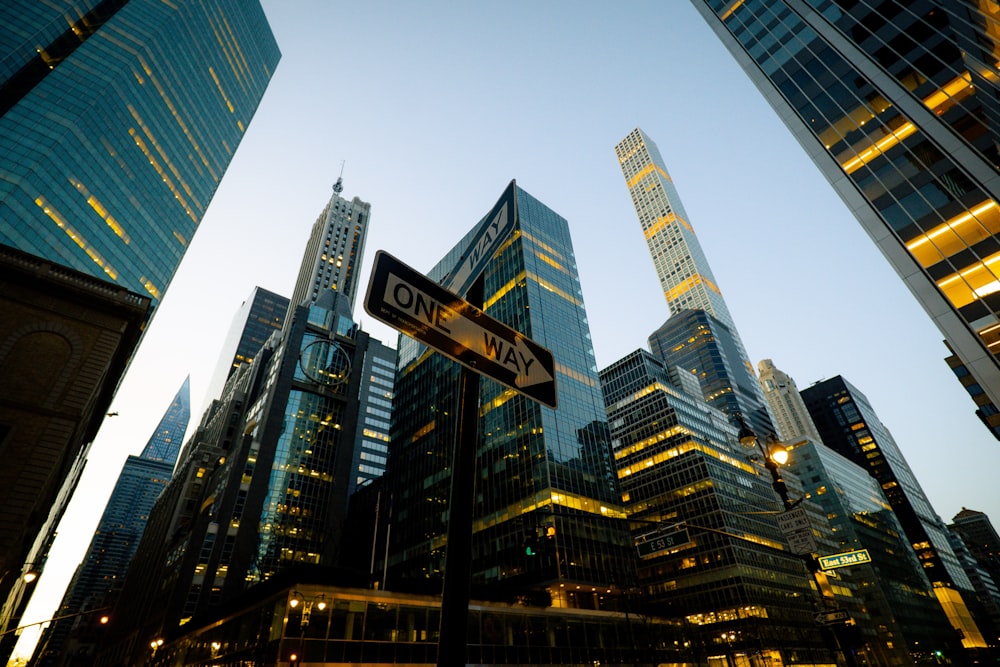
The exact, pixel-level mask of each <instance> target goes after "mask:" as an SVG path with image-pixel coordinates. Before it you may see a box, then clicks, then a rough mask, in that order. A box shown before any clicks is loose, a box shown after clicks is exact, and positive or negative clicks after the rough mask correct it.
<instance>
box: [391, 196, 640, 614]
mask: <svg viewBox="0 0 1000 667" xmlns="http://www.w3.org/2000/svg"><path fill="white" fill-rule="evenodd" d="M515 187H516V186H515ZM514 196H515V198H516V204H515V206H516V210H517V220H516V221H515V225H514V229H513V232H512V234H511V236H510V237H509V238H508V239H507V241H506V242H505V243H504V244H503V245H502V246H501V247H500V249H499V250H498V252H497V253H496V254H495V255H494V256H493V257H492V259H491V260H490V261H489V263H488V265H487V266H486V268H485V270H484V272H483V277H482V280H483V295H484V304H483V305H484V310H485V311H486V313H487V314H488V315H490V316H491V317H493V318H494V319H497V320H499V321H501V322H503V323H504V324H507V325H508V326H511V327H513V328H515V329H517V330H518V331H520V332H522V333H523V334H525V335H526V336H528V337H529V338H531V339H533V340H534V341H535V342H537V343H539V344H541V345H543V346H545V347H546V348H548V349H549V350H551V351H552V353H553V355H554V357H555V369H556V373H557V383H558V391H559V410H558V411H556V410H551V409H548V408H546V407H543V406H541V405H539V404H537V403H535V402H533V401H531V400H530V399H528V398H526V397H524V396H522V395H520V394H517V393H515V392H514V391H513V390H510V389H507V388H505V387H503V386H502V385H500V384H497V383H495V382H493V381H492V380H489V379H487V378H483V380H482V383H481V388H480V397H479V406H480V407H479V412H480V417H479V440H478V442H476V443H465V444H466V445H473V446H475V447H476V456H477V461H476V466H475V470H476V478H475V487H476V491H475V504H474V507H473V512H472V514H473V545H472V546H473V556H472V559H473V560H472V583H473V596H477V595H480V596H482V595H490V596H501V597H503V596H509V597H514V596H518V595H521V594H524V595H541V596H542V597H545V596H546V594H547V595H548V596H550V597H551V604H552V605H553V606H563V607H584V608H594V607H606V606H610V605H614V604H616V600H617V596H616V595H614V594H613V591H612V590H611V589H612V588H615V589H617V588H618V587H619V586H623V585H627V584H628V582H629V580H630V577H631V576H632V575H630V573H631V572H634V569H633V565H632V562H633V550H632V544H631V540H630V538H629V535H628V530H627V526H626V525H625V522H624V521H623V519H624V518H625V514H624V512H623V511H622V509H621V499H620V496H619V493H618V486H617V483H616V480H615V478H614V475H613V472H612V464H611V454H610V449H609V444H608V438H607V421H606V417H605V411H604V404H603V401H602V398H601V387H600V382H599V380H598V376H597V368H596V360H595V357H594V351H593V347H592V344H591V342H590V331H589V326H588V324H587V315H586V309H585V308H584V302H583V294H582V291H581V288H580V281H579V277H578V275H577V271H576V260H575V258H574V255H573V245H572V242H571V239H570V231H569V224H568V223H567V221H566V220H565V219H564V218H562V217H560V216H559V215H558V214H557V213H555V212H554V211H552V210H551V209H549V208H548V207H546V206H545V205H544V204H542V203H541V202H540V201H538V200H537V199H535V198H534V197H532V196H531V195H530V194H528V193H527V192H525V191H524V190H523V189H521V188H516V190H515V193H514ZM473 231H474V230H473ZM472 235H473V232H472V231H470V233H469V234H467V235H466V237H465V238H463V239H462V240H461V241H460V242H459V243H458V244H457V245H456V246H455V247H454V248H453V249H452V250H451V251H450V252H449V253H448V254H447V255H446V256H445V257H444V259H442V260H441V261H440V262H439V263H438V264H437V265H436V266H435V267H434V268H433V269H432V270H431V271H430V273H429V276H430V278H431V279H432V280H441V279H442V278H443V277H444V276H445V275H446V274H448V273H449V272H450V271H451V270H452V269H454V268H455V267H456V266H458V264H459V260H460V258H461V256H462V255H463V253H464V251H465V250H466V249H467V248H468V247H469V245H470V243H471V241H472ZM398 351H399V360H398V367H397V372H396V386H395V393H396V399H395V404H394V410H393V427H392V448H391V449H390V452H389V462H388V467H387V470H386V482H387V484H386V491H387V493H388V494H389V495H390V496H391V498H392V500H391V503H392V507H393V510H392V526H391V538H390V542H391V544H390V549H389V563H388V579H387V582H386V586H387V587H388V588H389V589H391V590H413V591H421V590H422V591H427V592H429V593H438V592H440V591H441V584H442V581H443V577H442V575H443V568H444V566H445V560H444V555H445V551H446V549H447V544H446V541H447V537H446V534H447V524H448V502H449V489H450V475H451V461H452V451H453V448H454V446H455V442H454V440H455V430H456V427H457V422H458V394H459V391H458V388H459V366H458V364H456V363H454V362H452V361H450V360H448V359H447V358H445V357H444V356H442V355H440V354H436V353H434V352H432V351H431V350H429V349H427V348H426V347H424V346H423V345H421V344H419V343H417V342H415V341H414V340H412V339H409V338H407V337H403V336H401V337H400V340H399V347H398ZM529 548H530V549H529ZM609 593H611V594H610V595H609Z"/></svg>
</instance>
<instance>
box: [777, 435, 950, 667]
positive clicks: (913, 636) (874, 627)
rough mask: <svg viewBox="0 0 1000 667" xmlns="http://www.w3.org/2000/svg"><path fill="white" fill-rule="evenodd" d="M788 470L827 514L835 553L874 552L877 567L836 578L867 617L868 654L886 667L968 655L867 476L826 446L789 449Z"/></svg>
mask: <svg viewBox="0 0 1000 667" xmlns="http://www.w3.org/2000/svg"><path fill="white" fill-rule="evenodd" d="M786 444H789V445H791V446H790V447H789V453H790V456H789V460H788V469H789V470H791V471H792V472H794V473H795V474H796V475H797V476H798V477H799V479H801V480H802V483H803V485H804V487H805V489H804V490H805V492H806V494H807V496H808V497H809V498H810V499H811V500H812V501H813V502H815V503H817V504H819V505H820V506H822V508H823V512H824V513H825V514H826V516H827V517H828V519H829V521H830V524H831V526H832V527H833V529H834V531H833V535H834V538H835V540H836V542H835V544H834V545H832V546H833V551H832V552H831V553H845V552H850V551H855V550H858V549H867V550H868V554H869V555H870V556H871V562H869V563H865V564H861V565H853V566H851V567H848V568H841V569H839V570H836V571H834V572H832V573H831V576H835V577H836V578H837V581H838V582H839V583H840V585H841V586H846V587H849V588H850V590H851V591H852V594H853V596H855V597H856V598H857V599H858V600H859V601H860V604H861V605H863V609H864V614H865V618H864V620H863V621H862V620H861V619H859V618H858V617H857V615H856V614H858V613H859V610H852V618H854V619H855V620H856V621H859V623H858V625H859V626H860V632H861V633H862V638H863V641H864V651H865V653H864V654H863V655H866V656H867V657H868V659H869V660H870V661H871V663H874V664H879V665H912V664H913V663H914V662H921V661H925V660H929V659H930V658H931V656H932V655H933V654H934V651H938V650H940V651H943V652H944V654H945V655H947V656H948V657H949V658H956V657H958V656H959V655H960V654H958V653H956V651H954V650H953V649H955V648H957V647H956V646H955V645H956V639H957V637H956V635H955V633H954V631H953V630H952V629H951V626H950V624H949V622H948V619H947V617H946V616H945V615H944V612H943V610H942V609H941V606H940V605H939V604H938V602H937V598H936V597H935V596H934V591H933V588H932V587H931V582H930V580H929V579H928V578H927V575H926V574H924V571H923V568H922V567H921V565H920V563H919V561H918V560H917V556H916V554H915V553H914V552H913V549H912V548H911V547H910V545H909V540H908V538H907V535H906V533H905V532H904V531H903V528H902V526H901V525H900V522H899V519H898V518H897V517H896V513H895V512H893V510H892V507H891V506H890V505H889V502H888V501H887V500H886V498H885V494H884V493H883V492H882V489H881V487H880V485H879V483H878V482H877V481H876V480H875V479H874V478H873V477H872V476H871V475H869V474H868V471H867V469H865V468H864V467H862V466H860V465H858V464H856V463H854V462H852V461H851V460H850V459H848V458H847V457H846V456H843V455H842V454H839V453H837V452H836V451H834V450H832V449H830V448H829V447H826V446H824V445H822V444H820V443H818V442H811V441H809V440H801V439H800V440H799V441H797V442H788V443H786Z"/></svg>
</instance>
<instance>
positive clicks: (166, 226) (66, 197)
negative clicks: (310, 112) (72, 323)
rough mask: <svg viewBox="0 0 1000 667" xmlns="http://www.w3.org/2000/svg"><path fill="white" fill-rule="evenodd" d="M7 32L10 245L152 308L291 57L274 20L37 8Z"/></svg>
mask: <svg viewBox="0 0 1000 667" xmlns="http://www.w3.org/2000/svg"><path fill="white" fill-rule="evenodd" d="M0 24H2V25H4V27H5V29H4V37H3V41H2V42H0V63H2V65H0V100H3V102H2V105H0V221H2V222H3V224H2V225H0V244H5V245H9V246H13V247H15V248H18V249H20V250H23V251H25V252H28V253H31V254H33V255H37V256H39V257H44V258H46V259H49V260H51V261H53V262H55V263H57V264H61V265H63V266H69V267H72V268H74V269H76V270H78V271H82V272H84V273H87V274H90V275H92V276H95V277H97V278H101V279H104V280H109V281H111V282H114V283H116V284H117V285H121V286H123V287H126V288H128V289H129V290H131V291H133V292H137V293H140V294H148V295H149V296H150V297H151V298H152V300H153V304H154V306H155V305H156V303H158V302H159V300H160V299H161V298H162V296H163V293H164V292H165V291H166V289H167V286H168V285H169V284H170V280H171V278H172V277H173V274H174V271H175V270H176V269H177V265H178V264H179V263H180V260H181V257H183V255H184V252H185V250H186V249H187V247H188V244H189V243H190V242H191V239H192V237H193V236H194V233H195V231H196V230H197V228H198V223H199V222H200V221H201V218H202V216H203V215H204V213H205V209H206V208H207V207H208V204H209V202H210V201H211V199H212V195H213V194H214V193H215V189H216V187H217V186H218V185H219V181H220V180H221V179H222V175H223V174H224V173H225V171H226V167H227V166H228V165H229V161H230V160H231V159H232V157H233V154H234V152H235V151H236V147H237V146H238V145H239V143H240V140H241V139H242V137H243V133H244V132H246V129H247V126H248V125H249V123H250V119H251V118H252V117H253V114H254V111H255V110H256V109H257V105H258V103H259V102H260V99H261V96H262V95H263V94H264V89H265V88H266V87H267V84H268V82H269V80H270V78H271V74H272V73H273V71H274V67H275V66H276V65H277V63H278V59H279V58H280V53H279V52H278V47H277V45H276V44H275V41H274V38H273V36H272V35H271V31H270V28H269V26H268V24H267V19H266V18H265V16H264V12H263V10H262V9H261V7H260V5H259V3H257V2H243V3H239V4H238V5H232V4H230V3H225V2H221V1H219V0H199V1H198V2H185V3H179V4H173V3H163V2H156V1H154V0H130V1H126V0H106V1H104V2H96V1H95V0H89V1H87V2H83V3H75V4H69V3H46V4H45V5H44V6H39V5H38V3H35V2H30V1H29V0H25V1H17V2H5V3H3V6H2V8H0ZM97 101H99V103H97Z"/></svg>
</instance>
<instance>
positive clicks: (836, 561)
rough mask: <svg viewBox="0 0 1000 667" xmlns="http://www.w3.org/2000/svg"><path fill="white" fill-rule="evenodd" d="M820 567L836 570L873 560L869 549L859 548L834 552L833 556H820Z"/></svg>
mask: <svg viewBox="0 0 1000 667" xmlns="http://www.w3.org/2000/svg"><path fill="white" fill-rule="evenodd" d="M817 560H819V567H820V569H821V570H824V571H825V570H835V569H837V568H838V567H849V566H851V565H861V564H862V563H870V562H872V557H871V555H869V553H868V549H859V550H857V551H845V552H844V553H842V554H834V555H832V556H820V557H819V558H818V559H817Z"/></svg>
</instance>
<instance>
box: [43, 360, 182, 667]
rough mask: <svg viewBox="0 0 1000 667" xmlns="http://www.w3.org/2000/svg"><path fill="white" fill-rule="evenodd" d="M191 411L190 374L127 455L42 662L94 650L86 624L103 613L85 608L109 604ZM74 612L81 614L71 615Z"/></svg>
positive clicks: (55, 662) (45, 643) (48, 633)
mask: <svg viewBox="0 0 1000 667" xmlns="http://www.w3.org/2000/svg"><path fill="white" fill-rule="evenodd" d="M190 417H191V378H190V377H187V378H184V382H183V383H182V384H181V387H180V389H178V390H177V395H175V396H174V399H173V400H172V401H171V402H170V407H169V408H167V411H166V412H165V413H164V415H163V417H162V418H161V419H160V423H159V424H158V425H157V426H156V430H154V431H153V434H152V435H151V436H150V438H149V441H148V442H147V443H146V446H145V447H144V448H143V450H142V454H140V455H139V456H129V457H128V459H127V460H126V461H125V465H124V466H123V467H122V472H121V474H120V475H119V476H118V481H117V482H116V483H115V488H114V490H113V491H112V492H111V497H110V498H109V499H108V504H107V505H106V506H105V508H104V513H103V514H102V515H101V520H100V523H98V525H97V530H96V531H94V537H93V539H92V540H91V542H90V546H89V547H88V549H87V553H86V555H85V556H84V557H83V562H82V563H80V566H79V567H78V568H77V570H76V573H75V574H74V575H73V579H72V581H71V582H70V584H69V587H68V588H67V589H66V593H65V594H64V595H63V599H62V603H61V604H60V605H59V609H58V611H57V613H56V614H55V617H57V618H59V617H64V616H71V618H67V619H65V620H63V621H59V622H56V623H54V624H52V625H51V626H50V628H49V629H48V630H46V634H45V636H43V638H42V640H41V641H40V642H39V644H38V648H37V649H36V651H35V653H36V656H37V657H38V661H37V662H36V663H35V664H36V665H37V666H38V667H48V666H50V665H58V664H63V663H61V662H60V660H61V659H62V656H66V657H69V656H73V659H74V660H80V659H82V658H83V657H84V656H89V655H92V653H93V650H94V648H95V640H96V637H95V636H94V635H93V633H90V632H88V630H90V629H91V628H92V623H93V622H95V621H96V620H97V618H96V617H97V616H99V614H92V615H87V614H81V612H87V611H89V610H94V609H101V608H106V607H109V606H110V605H111V601H112V600H113V598H114V595H115V593H116V590H117V587H118V586H120V585H121V581H122V579H123V578H124V576H125V572H126V571H127V570H128V566H129V563H130V562H131V561H132V556H134V555H135V550H136V548H137V547H138V546H139V538H140V537H142V531H143V530H144V529H145V528H146V520H147V519H148V518H149V512H150V510H151V509H152V508H153V503H154V502H156V499H157V497H159V495H160V492H161V491H163V489H164V488H165V487H166V486H167V483H168V482H169V481H170V478H171V476H172V474H173V470H174V464H175V463H176V462H177V455H178V453H179V452H180V446H181V443H182V442H183V440H184V432H185V431H186V430H187V427H188V421H189V420H190ZM74 614H76V615H77V616H75V617H72V616H73V615H74ZM66 664H69V663H66ZM72 664H84V663H83V662H73V663H72Z"/></svg>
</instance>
